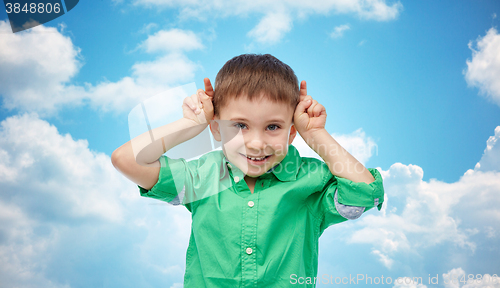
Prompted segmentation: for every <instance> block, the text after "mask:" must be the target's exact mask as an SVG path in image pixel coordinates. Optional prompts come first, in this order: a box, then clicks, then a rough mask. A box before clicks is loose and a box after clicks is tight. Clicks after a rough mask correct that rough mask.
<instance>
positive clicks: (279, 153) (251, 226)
mask: <svg viewBox="0 0 500 288" xmlns="http://www.w3.org/2000/svg"><path fill="white" fill-rule="evenodd" d="M204 81H205V90H202V89H199V90H198V92H197V94H194V95H192V96H191V97H187V98H186V99H185V100H184V103H183V105H182V108H183V115H184V117H183V118H182V119H180V120H178V121H176V122H173V123H171V124H168V125H165V126H162V127H159V128H157V129H154V130H152V131H151V133H152V134H149V132H148V133H145V134H143V135H141V136H138V137H136V138H134V139H133V140H132V141H129V142H127V143H126V144H124V145H123V146H121V147H120V148H118V149H117V150H116V151H114V152H113V154H112V156H111V160H112V162H113V165H115V167H116V168H117V169H118V170H119V171H120V172H122V173H123V174H124V175H126V176H127V177H128V178H130V179H131V180H132V181H134V182H135V183H137V184H138V185H139V189H140V193H141V195H142V196H145V197H151V198H156V199H160V200H164V201H168V202H181V203H182V204H183V205H185V206H186V208H187V209H188V210H189V211H190V212H191V213H192V228H191V237H190V240H189V247H188V250H187V254H186V273H185V276H184V287H195V288H200V287H219V288H220V287H290V286H294V287H295V286H296V287H314V286H315V283H311V281H308V282H306V283H304V282H305V281H303V282H300V281H297V279H311V278H312V279H314V277H316V275H317V266H318V239H319V237H320V235H321V234H322V233H323V231H324V230H325V229H326V228H327V227H328V226H330V225H332V224H336V223H340V222H343V221H346V220H347V219H356V218H358V217H359V216H360V215H361V214H362V213H363V212H364V211H366V210H368V209H370V208H373V207H378V209H379V210H380V208H381V206H382V202H383V199H384V191H383V187H382V178H381V176H380V174H379V172H378V171H377V170H376V169H366V168H365V167H364V166H363V165H362V164H361V163H359V162H358V161H357V160H356V159H355V158H354V157H353V156H351V155H350V154H349V153H348V152H346V151H345V150H344V149H343V148H342V147H341V146H340V145H339V144H338V143H337V142H336V141H335V140H334V139H333V138H332V137H331V136H330V135H329V134H328V132H327V131H326V130H325V122H326V110H325V108H324V107H323V106H322V105H321V104H319V103H318V102H317V101H316V100H313V99H312V97H311V96H308V95H307V88H306V82H305V81H302V83H301V84H300V89H299V84H298V80H297V77H296V76H295V73H294V72H293V70H292V69H291V68H290V67H289V66H288V65H286V64H284V63H282V62H281V61H279V60H278V59H276V58H275V57H273V56H271V55H240V56H237V57H234V58H233V59H231V60H229V61H228V62H227V63H226V64H225V65H224V67H222V69H221V70H220V71H219V73H218V74H217V77H216V81H215V89H213V88H212V85H211V83H210V80H209V79H208V78H205V80H204ZM209 124H210V130H211V132H212V134H213V136H214V139H216V140H217V141H222V151H212V152H210V153H207V154H205V155H203V156H202V157H200V158H199V159H197V160H193V161H190V162H186V161H185V160H184V159H170V158H168V157H166V156H162V154H163V153H164V152H165V151H167V150H169V149H170V148H172V147H174V146H176V145H178V144H180V143H183V142H185V141H187V140H188V139H191V138H192V137H194V136H196V135H197V134H199V133H200V132H201V131H203V130H204V129H205V128H206V126H207V125H209ZM297 132H298V133H299V134H300V135H301V136H302V138H304V140H305V141H306V143H307V144H308V145H309V146H310V147H311V148H312V149H313V150H314V151H316V153H318V154H319V155H320V156H321V158H323V160H324V162H322V161H319V160H317V159H314V158H302V157H300V156H299V154H298V152H297V150H296V149H295V148H294V147H293V146H292V145H291V143H292V141H293V139H294V137H295V136H296V134H297ZM151 137H152V138H153V139H158V140H156V141H153V142H152V143H151ZM299 277H302V278H299ZM307 277H309V278H307ZM318 279H319V278H318ZM318 279H317V280H318Z"/></svg>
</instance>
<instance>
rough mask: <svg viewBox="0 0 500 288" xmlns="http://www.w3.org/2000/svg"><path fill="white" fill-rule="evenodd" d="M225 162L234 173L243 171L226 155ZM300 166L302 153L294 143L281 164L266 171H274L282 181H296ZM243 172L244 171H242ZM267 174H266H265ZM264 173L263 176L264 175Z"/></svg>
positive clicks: (289, 147) (289, 146)
mask: <svg viewBox="0 0 500 288" xmlns="http://www.w3.org/2000/svg"><path fill="white" fill-rule="evenodd" d="M224 162H225V163H226V165H228V164H229V165H230V166H229V165H228V167H230V168H231V171H232V172H233V174H234V173H235V172H237V173H238V172H241V171H240V169H238V167H236V165H234V164H231V162H229V160H227V158H226V157H225V156H224ZM299 166H300V155H299V151H297V149H296V148H295V147H294V146H293V145H288V153H287V154H286V156H285V158H283V160H281V162H280V163H279V164H277V165H276V166H274V167H273V168H271V169H269V171H267V172H266V173H273V174H274V176H276V178H278V180H280V181H294V180H296V179H297V173H298V172H299V168H300V167H299ZM241 174H243V173H241ZM264 175H266V174H264ZM264 175H263V176H264ZM233 176H234V175H233Z"/></svg>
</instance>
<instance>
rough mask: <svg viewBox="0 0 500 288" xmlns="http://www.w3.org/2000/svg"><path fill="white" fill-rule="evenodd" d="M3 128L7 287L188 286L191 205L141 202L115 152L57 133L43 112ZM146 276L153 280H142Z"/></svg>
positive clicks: (0, 250)
mask: <svg viewBox="0 0 500 288" xmlns="http://www.w3.org/2000/svg"><path fill="white" fill-rule="evenodd" d="M0 125H1V126H0V127H1V128H0V151H2V153H1V155H2V157H0V185H1V186H2V193H0V236H1V237H0V279H2V285H5V286H7V287H75V286H84V287H94V286H95V284H96V283H100V284H103V283H114V284H113V285H115V286H117V287H118V286H119V287H124V286H127V285H129V286H134V287H144V284H149V285H146V286H153V287H158V286H167V287H170V285H174V283H179V282H182V276H183V271H184V259H185V258H184V255H185V251H186V247H187V243H188V237H189V233H190V222H189V220H190V217H189V216H190V215H189V212H188V211H187V210H186V209H185V208H183V207H176V208H177V209H176V208H174V207H171V206H170V205H167V204H164V205H159V204H162V203H163V202H160V201H155V200H151V199H145V198H141V197H140V196H139V192H138V189H137V186H136V185H134V184H133V183H131V182H130V181H129V180H127V179H125V177H123V176H122V175H120V174H119V172H117V171H116V170H115V169H114V167H113V166H112V164H111V160H110V158H109V156H107V155H104V154H102V153H95V152H92V151H90V150H89V149H88V143H87V141H86V140H74V139H72V137H71V136H70V135H68V134H66V135H61V134H59V132H58V131H57V129H56V128H55V127H54V126H52V125H50V124H49V123H47V122H46V121H43V120H40V119H39V118H38V117H37V115H36V114H24V115H18V116H13V117H9V118H7V119H5V120H4V121H2V122H1V124H0ZM5 170H9V171H11V172H10V173H5ZM166 208H168V209H166ZM167 219H168V221H167ZM124 259H126V260H127V261H124ZM145 271H147V273H148V275H151V274H153V275H156V276H154V277H148V279H147V280H145V279H144V278H143V277H142V275H144V273H145ZM89 275H92V277H89ZM124 275H127V277H126V278H125V280H124V277H123V276H124ZM160 276H164V277H160ZM165 276H167V278H166V279H165ZM113 285H112V286H113ZM174 287H175V286H174Z"/></svg>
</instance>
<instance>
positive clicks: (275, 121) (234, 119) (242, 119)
mask: <svg viewBox="0 0 500 288" xmlns="http://www.w3.org/2000/svg"><path fill="white" fill-rule="evenodd" d="M229 121H234V122H237V121H242V122H250V121H248V119H245V118H231V119H229ZM267 122H268V123H271V122H273V123H283V124H284V123H285V121H284V120H282V119H271V120H269V121H267Z"/></svg>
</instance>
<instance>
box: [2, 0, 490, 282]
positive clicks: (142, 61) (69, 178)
mask: <svg viewBox="0 0 500 288" xmlns="http://www.w3.org/2000/svg"><path fill="white" fill-rule="evenodd" d="M498 15H500V3H499V2H498V1H494V0H491V1H486V0H482V1H439V2H436V1H384V0H373V1H361V0H353V1H345V2H344V1H336V0H320V1H315V2H314V4H308V3H305V2H304V3H302V2H300V1H253V2H246V1H188V2H186V1H174V0H115V1H106V0H103V1H80V3H79V4H78V5H77V6H76V7H75V8H74V9H73V10H72V11H70V12H69V13H67V14H66V15H64V16H62V17H60V18H57V19H55V20H53V21H51V22H49V23H46V24H44V25H43V26H39V27H37V28H34V29H32V30H29V31H27V32H21V33H16V34H12V32H11V31H10V30H9V29H10V26H9V25H8V24H7V22H5V21H6V19H7V14H6V13H5V11H4V10H2V11H0V21H1V22H0V97H1V99H2V102H1V106H0V118H1V121H2V122H1V123H2V124H1V128H0V182H1V183H2V184H3V185H2V187H3V188H2V193H1V194H0V206H2V207H0V219H2V220H1V222H0V223H1V224H0V242H1V243H2V245H1V248H0V257H1V258H0V259H1V260H0V265H1V267H2V269H0V278H1V279H8V280H7V281H8V282H6V283H10V284H11V286H18V287H89V286H96V285H99V286H104V287H128V286H140V287H149V286H151V287H153V286H160V285H161V286H162V287H164V286H166V287H170V286H173V287H180V286H179V284H176V283H180V282H182V273H183V265H184V259H185V258H184V253H185V247H187V240H188V237H189V214H188V213H187V211H184V210H182V207H171V206H166V205H163V204H161V203H156V202H151V201H149V200H150V199H141V198H140V197H139V196H138V191H137V189H135V187H134V185H133V184H132V183H131V182H129V181H128V180H127V179H126V178H124V177H123V176H121V175H120V174H119V173H118V172H116V171H115V170H114V168H113V167H112V166H111V162H110V160H109V157H110V155H111V153H112V151H113V150H114V149H116V148H117V147H119V146H120V145H121V144H123V143H125V142H126V141H128V140H129V134H128V123H127V120H128V119H127V116H128V113H129V112H130V110H131V109H132V108H133V107H134V106H135V105H137V104H139V103H140V102H141V101H143V100H145V99H147V98H148V97H151V96H153V95H155V94H157V93H159V92H162V91H165V90H167V89H169V88H173V87H177V86H179V85H184V84H187V83H191V82H195V83H196V85H197V86H198V87H201V85H202V83H203V82H202V79H203V78H204V77H209V78H210V79H212V80H214V79H215V75H216V74H217V72H218V70H219V69H220V67H222V65H223V64H224V63H225V61H227V60H228V59H230V58H232V57H233V56H236V55H239V54H242V53H270V54H273V55H274V56H276V57H278V58H279V59H281V60H282V61H284V62H285V63H287V64H289V65H290V66H291V67H292V68H293V69H294V70H295V72H296V74H297V76H298V77H299V79H300V80H307V82H308V92H309V94H310V95H311V96H313V97H314V98H315V99H317V100H318V101H319V102H320V103H322V104H323V105H324V106H325V107H326V111H327V113H328V118H327V130H328V131H329V132H330V133H331V134H333V135H334V137H336V138H337V139H338V140H339V142H341V144H342V145H344V146H345V147H347V148H349V149H350V150H351V151H353V154H354V155H355V156H356V157H358V159H360V160H362V161H363V162H364V163H366V165H367V166H368V167H378V168H379V169H380V170H381V171H382V172H383V173H382V174H383V175H384V183H385V187H386V194H387V201H386V202H387V204H386V205H385V206H384V209H383V210H382V211H381V212H378V213H377V212H376V211H370V212H368V213H367V215H365V216H363V217H362V218H361V219H359V220H356V221H352V222H348V223H344V224H341V225H337V226H334V227H331V228H329V229H328V230H327V231H326V232H325V234H324V235H323V236H322V239H321V248H320V255H321V256H320V267H319V269H320V275H321V274H325V273H327V274H332V275H348V274H358V273H362V274H368V275H373V276H378V275H384V276H385V275H391V276H392V277H393V278H394V279H395V278H397V277H403V276H411V277H414V276H417V277H419V276H420V277H424V279H426V277H427V275H428V274H439V275H440V277H442V275H443V274H444V273H452V272H453V273H456V274H457V273H458V274H457V275H459V274H460V273H467V274H468V273H474V274H486V273H488V274H494V273H496V274H500V271H498V267H500V265H499V264H500V262H499V260H498V256H499V255H500V253H499V250H498V248H497V247H496V246H497V245H496V246H495V245H494V243H498V237H500V232H499V231H498V229H499V228H500V217H499V216H498V215H499V212H498V209H497V207H499V206H498V205H499V204H500V201H499V200H498V197H495V196H496V195H499V193H500V183H499V181H500V180H499V179H500V177H499V176H500V175H499V174H498V173H500V166H499V164H498V163H500V144H499V143H498V141H497V140H498V139H499V138H500V128H497V127H498V126H500V80H498V79H500V77H499V76H498V75H500V62H499V61H500V60H499V59H500V35H499V32H498V29H499V28H498V26H499V23H500V20H499V19H500V18H499V16H498ZM179 108H180V107H179ZM341 140H342V141H341ZM297 146H298V147H300V149H299V150H300V151H301V152H302V153H303V154H304V155H310V154H309V153H310V151H307V150H306V147H304V145H302V144H301V143H298V144H297ZM359 151H365V152H366V151H368V152H366V153H360V152H359ZM311 156H313V155H311ZM477 163H480V164H479V165H476V164H477ZM179 208H181V209H179ZM169 217H174V218H175V219H176V221H175V224H174V225H170V224H171V223H172V222H171V221H164V220H165V219H169ZM172 235H175V237H172ZM172 238H174V239H172ZM165 239H167V240H165ZM345 257H354V259H357V260H352V261H349V262H348V263H345V262H341V261H339V260H338V259H342V258H343V259H345ZM359 262H361V263H359ZM61 267H63V268H61ZM495 269H496V270H495ZM450 271H451V272H450ZM424 284H425V283H424ZM176 285H177V286H176ZM427 286H428V287H430V286H432V285H428V284H427ZM439 286H444V285H442V283H441V282H440V284H439ZM419 287H421V286H419ZM450 287H452V286H450ZM453 287H472V286H464V285H463V284H461V285H459V286H453ZM474 287H476V286H474ZM477 287H479V286H477ZM495 287H496V286H495Z"/></svg>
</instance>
